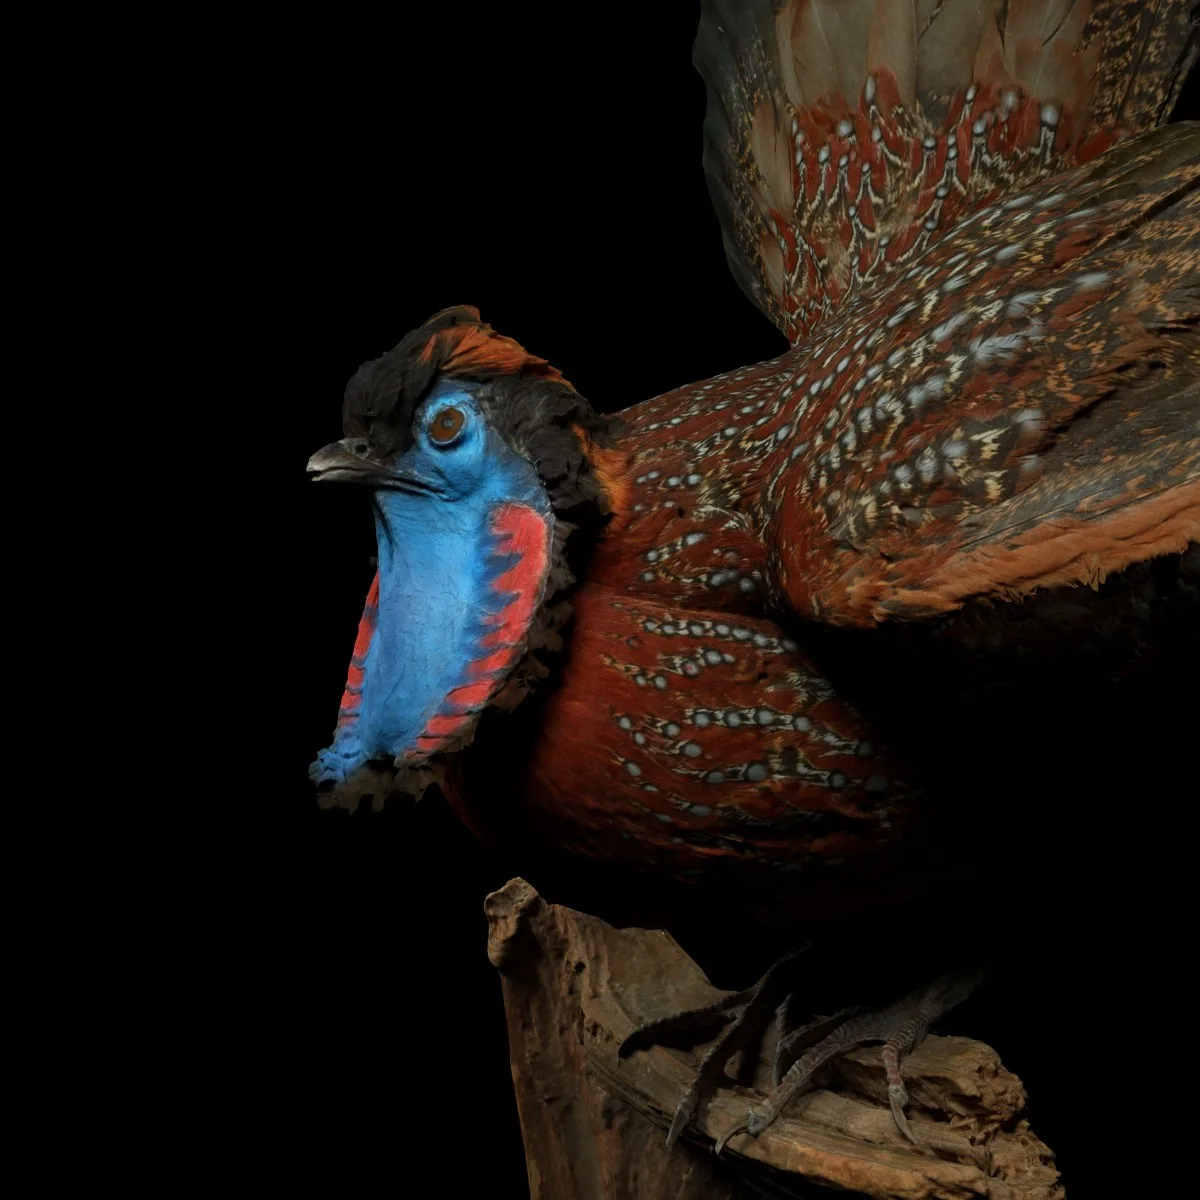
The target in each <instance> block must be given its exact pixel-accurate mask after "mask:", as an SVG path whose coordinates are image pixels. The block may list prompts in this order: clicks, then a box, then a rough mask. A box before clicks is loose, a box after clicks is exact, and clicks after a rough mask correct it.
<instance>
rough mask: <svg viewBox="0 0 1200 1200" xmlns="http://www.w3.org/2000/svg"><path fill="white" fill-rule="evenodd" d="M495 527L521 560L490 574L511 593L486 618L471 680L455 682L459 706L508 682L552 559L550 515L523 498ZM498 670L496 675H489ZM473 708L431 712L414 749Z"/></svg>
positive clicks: (457, 727) (448, 730)
mask: <svg viewBox="0 0 1200 1200" xmlns="http://www.w3.org/2000/svg"><path fill="white" fill-rule="evenodd" d="M491 532H492V534H493V535H494V536H495V537H496V539H497V540H498V542H499V546H498V547H497V549H498V550H499V551H500V552H501V553H503V554H510V555H515V556H516V559H517V561H516V562H515V563H513V565H512V566H511V567H509V569H508V570H507V571H505V572H504V573H503V574H501V575H498V576H497V577H496V578H495V579H494V580H492V585H491V587H492V591H494V592H495V593H497V594H498V595H512V596H513V599H512V600H511V601H510V602H509V603H508V604H506V605H505V606H504V608H503V609H501V610H500V612H498V613H496V614H494V615H493V616H491V617H489V618H488V624H489V625H490V626H492V629H491V632H489V633H488V634H486V635H485V636H484V637H483V638H482V639H481V641H480V647H481V649H483V650H484V651H485V653H483V654H481V655H480V656H479V657H478V658H476V659H474V660H473V661H472V662H470V663H469V664H468V665H467V670H466V679H467V680H468V681H469V682H465V683H462V684H460V685H459V686H458V687H455V688H451V690H450V692H449V694H448V695H447V696H446V703H447V704H448V705H450V706H453V707H454V708H457V709H478V708H480V707H482V706H483V705H484V704H486V703H487V702H488V701H489V700H490V699H491V698H492V696H493V695H494V694H495V693H496V692H497V691H498V690H499V689H500V687H501V686H502V685H503V683H504V675H503V672H504V671H505V670H506V669H508V668H510V667H512V666H514V665H515V663H516V659H517V657H518V656H519V655H520V654H521V652H522V649H523V646H524V640H525V633H526V630H528V628H529V625H530V622H531V621H532V620H533V617H534V614H535V613H536V612H537V606H538V605H539V604H540V603H541V602H542V590H543V587H544V584H545V581H546V573H547V571H548V569H549V563H550V526H549V523H548V522H547V521H546V519H545V518H544V517H543V516H541V515H540V514H539V513H537V512H535V511H534V510H533V509H532V508H528V507H527V506H526V505H524V504H505V505H503V506H501V507H500V508H498V509H497V510H496V511H495V513H494V514H493V516H492V522H491ZM490 676H495V677H494V678H489V677H490ZM473 716H474V714H473V713H469V712H460V713H441V714H438V715H437V716H434V717H431V718H430V720H429V721H428V722H427V723H426V725H425V728H424V729H423V730H422V731H421V733H420V735H419V736H418V738H417V743H416V749H417V751H419V752H421V753H424V754H435V753H437V751H438V750H440V749H443V748H445V747H446V746H447V745H448V744H449V743H450V742H451V740H452V739H453V738H454V737H455V736H456V735H457V734H458V733H460V732H462V730H463V729H465V728H466V727H467V725H468V724H469V723H470V721H471V720H472V719H473Z"/></svg>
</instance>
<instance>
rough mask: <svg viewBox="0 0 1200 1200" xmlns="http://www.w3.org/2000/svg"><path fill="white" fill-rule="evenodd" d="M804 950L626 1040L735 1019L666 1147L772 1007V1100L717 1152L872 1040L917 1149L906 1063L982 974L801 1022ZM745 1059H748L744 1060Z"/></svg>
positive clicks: (948, 978)
mask: <svg viewBox="0 0 1200 1200" xmlns="http://www.w3.org/2000/svg"><path fill="white" fill-rule="evenodd" d="M800 953H801V951H793V952H792V953H790V954H787V955H785V956H784V957H783V958H781V959H780V960H779V961H778V962H776V963H775V964H774V965H773V966H772V967H771V969H770V970H769V971H768V972H767V973H766V975H764V976H763V978H762V979H761V980H760V981H759V983H758V985H757V986H756V987H755V988H753V989H751V990H750V991H748V992H739V993H737V994H736V995H733V996H730V997H727V998H726V999H724V1000H721V1001H718V1002H717V1003H716V1004H714V1005H710V1006H708V1007H707V1008H706V1009H696V1010H692V1011H689V1012H686V1013H681V1014H679V1015H678V1016H674V1017H667V1018H665V1019H663V1020H660V1021H654V1022H651V1023H650V1024H648V1025H644V1026H642V1027H641V1028H640V1029H638V1030H636V1031H635V1032H634V1033H632V1034H630V1035H629V1037H627V1038H626V1039H625V1041H624V1042H623V1043H622V1044H621V1048H620V1050H619V1052H618V1053H619V1054H620V1056H621V1057H622V1058H624V1057H627V1056H628V1055H629V1054H632V1053H633V1052H634V1051H635V1050H641V1049H647V1048H649V1047H650V1046H652V1045H656V1044H662V1043H663V1042H665V1041H669V1040H671V1039H672V1038H674V1037H678V1036H679V1034H681V1033H683V1032H685V1031H688V1032H692V1033H695V1032H698V1031H699V1030H700V1029H701V1028H703V1027H704V1026H705V1022H707V1027H708V1028H712V1026H713V1022H714V1021H720V1022H723V1023H727V1022H728V1021H729V1019H730V1017H731V1016H733V1017H734V1018H735V1019H734V1020H733V1024H732V1025H731V1026H730V1027H729V1029H727V1030H726V1031H725V1032H724V1034H722V1036H721V1037H719V1038H718V1039H717V1041H715V1042H714V1043H713V1045H712V1046H710V1047H709V1049H708V1051H707V1052H706V1053H705V1055H704V1057H703V1059H701V1062H700V1066H699V1068H698V1070H697V1072H696V1078H695V1079H694V1080H693V1082H692V1084H691V1086H690V1087H689V1088H688V1090H687V1092H686V1093H685V1094H684V1096H683V1099H682V1100H680V1102H679V1105H678V1107H677V1108H676V1110H675V1118H674V1120H673V1121H672V1122H671V1129H670V1132H669V1133H668V1134H667V1147H668V1149H669V1148H670V1147H671V1146H673V1145H674V1144H675V1141H676V1140H677V1139H678V1137H679V1134H680V1133H681V1132H682V1131H683V1129H684V1127H685V1126H686V1125H687V1123H688V1121H689V1120H691V1118H692V1116H693V1115H694V1113H695V1112H696V1109H697V1108H698V1107H699V1103H700V1098H701V1093H702V1091H703V1090H706V1089H707V1088H708V1087H712V1086H714V1085H715V1084H716V1083H717V1082H718V1081H719V1080H720V1079H721V1078H723V1077H724V1076H725V1066H726V1064H727V1063H728V1061H729V1059H730V1058H732V1057H733V1055H734V1054H735V1053H737V1052H738V1051H742V1052H743V1053H744V1054H746V1055H747V1056H748V1055H749V1052H750V1051H751V1049H752V1048H756V1047H757V1044H758V1043H759V1042H760V1041H761V1039H762V1037H763V1035H764V1033H765V1032H766V1028H767V1025H768V1024H769V1022H770V1016H771V1012H772V1010H774V1012H775V1018H776V1027H777V1032H778V1035H779V1036H778V1040H777V1043H776V1050H775V1060H774V1067H773V1081H774V1084H775V1087H774V1090H773V1091H772V1092H771V1093H770V1095H768V1096H767V1098H766V1100H765V1101H764V1102H763V1103H762V1104H761V1105H759V1106H758V1107H756V1108H752V1109H751V1110H750V1111H749V1113H747V1114H746V1117H745V1119H744V1120H742V1121H739V1122H738V1123H737V1124H736V1125H734V1126H733V1127H732V1128H731V1129H729V1130H727V1131H726V1132H725V1133H724V1134H723V1135H722V1137H721V1138H720V1140H719V1141H718V1142H717V1144H716V1147H715V1150H716V1152H717V1153H718V1154H719V1153H720V1152H721V1150H722V1149H724V1147H725V1144H726V1143H727V1142H728V1141H729V1139H730V1138H731V1137H733V1136H734V1135H735V1134H738V1133H748V1134H750V1135H751V1136H752V1137H757V1136H758V1135H759V1134H760V1133H762V1131H763V1130H764V1129H766V1128H767V1127H768V1126H769V1125H770V1124H771V1123H772V1122H773V1121H774V1120H775V1119H776V1118H777V1117H778V1116H779V1114H780V1113H781V1112H782V1111H783V1110H784V1108H785V1107H786V1106H787V1104H788V1102H789V1101H790V1100H791V1099H792V1098H793V1097H794V1096H796V1095H797V1094H799V1093H800V1092H803V1091H805V1090H807V1089H808V1088H809V1087H810V1086H811V1085H812V1082H813V1077H814V1075H815V1074H816V1072H817V1071H818V1070H819V1069H820V1068H821V1067H822V1066H824V1065H825V1064H826V1063H827V1062H829V1061H830V1060H831V1059H834V1058H836V1057H837V1056H838V1055H841V1054H844V1053H846V1052H847V1051H848V1050H852V1049H854V1048H855V1047H856V1046H860V1045H863V1044H864V1043H867V1042H882V1043H883V1049H882V1057H883V1067H884V1071H885V1074H886V1078H887V1090H888V1105H889V1107H890V1108H891V1110H892V1117H893V1119H894V1120H895V1122H896V1128H897V1129H898V1130H899V1131H900V1132H901V1133H902V1134H903V1135H904V1136H905V1137H906V1138H907V1139H908V1140H909V1141H910V1142H912V1143H913V1145H915V1146H919V1145H920V1143H919V1142H918V1140H917V1138H916V1136H915V1135H914V1133H913V1131H912V1128H911V1126H910V1125H909V1123H908V1117H907V1115H906V1113H905V1108H906V1107H907V1105H908V1091H907V1089H906V1088H905V1086H904V1080H903V1078H902V1077H901V1075H900V1060H901V1059H902V1058H903V1056H904V1055H906V1054H909V1053H911V1052H912V1051H913V1050H915V1049H916V1048H917V1047H918V1046H919V1045H920V1044H921V1042H922V1041H924V1040H925V1035H926V1034H927V1033H928V1032H929V1027H930V1025H932V1024H933V1022H934V1021H936V1020H938V1019H939V1018H940V1017H942V1016H943V1015H944V1014H946V1013H947V1012H949V1011H950V1010H951V1009H952V1008H954V1007H955V1006H957V1005H958V1004H961V1003H962V1001H964V1000H965V999H966V998H967V997H968V996H969V995H970V994H971V992H973V991H974V990H975V988H976V987H977V986H978V984H979V982H980V979H981V978H982V974H981V973H980V972H978V971H973V972H953V973H950V974H946V975H942V976H940V977H939V978H938V979H936V980H935V981H934V982H933V983H931V984H929V985H928V986H926V987H923V988H919V989H917V990H915V991H913V992H910V993H909V994H908V995H906V996H904V997H902V998H901V999H900V1000H897V1001H896V1002H895V1003H893V1004H891V1005H889V1006H887V1007H886V1008H881V1009H877V1010H873V1011H864V1010H863V1009H861V1008H844V1009H841V1010H840V1011H839V1012H836V1013H834V1014H833V1015H832V1016H828V1017H817V1018H815V1019H813V1020H810V1021H807V1022H805V1023H803V1024H797V1020H796V1018H797V1014H798V1011H799V1009H798V1004H797V1001H796V996H795V993H794V991H793V990H792V986H791V985H792V983H793V982H794V972H795V964H796V960H797V959H798V958H799V955H800ZM743 1062H745V1060H743Z"/></svg>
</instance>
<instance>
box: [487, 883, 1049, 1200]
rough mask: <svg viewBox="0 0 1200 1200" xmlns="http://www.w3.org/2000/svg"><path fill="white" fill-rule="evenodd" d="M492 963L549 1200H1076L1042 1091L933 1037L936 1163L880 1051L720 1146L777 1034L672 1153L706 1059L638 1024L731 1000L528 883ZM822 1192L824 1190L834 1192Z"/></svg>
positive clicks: (915, 1082) (764, 1071) (914, 1110)
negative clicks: (648, 1043) (1034, 1095)
mask: <svg viewBox="0 0 1200 1200" xmlns="http://www.w3.org/2000/svg"><path fill="white" fill-rule="evenodd" d="M486 911H487V915H488V919H489V925H490V932H489V945H488V954H489V957H490V958H491V960H492V962H493V964H494V965H495V966H496V967H497V968H498V969H499V971H500V974H501V977H502V981H503V991H504V1004H505V1010H506V1014H507V1020H508V1034H509V1048H510V1057H511V1062H512V1073H513V1083H514V1086H515V1088H516V1096H517V1108H518V1111H519V1113H520V1118H521V1128H522V1133H523V1136H524V1140H525V1154H526V1162H527V1164H528V1170H529V1182H530V1190H531V1193H532V1196H533V1198H534V1200H641V1198H643V1197H647V1198H649V1197H653V1198H655V1200H657V1198H658V1197H672V1198H673V1200H701V1198H705V1200H743V1198H749V1197H761V1196H777V1197H811V1196H826V1195H828V1194H829V1193H828V1192H827V1191H826V1188H828V1187H834V1188H839V1189H842V1192H843V1194H845V1192H847V1191H849V1192H850V1193H852V1194H855V1195H858V1196H867V1197H872V1198H874V1200H896V1198H901V1197H902V1198H903V1200H926V1198H929V1200H964V1198H969V1197H985V1198H987V1200H1061V1198H1062V1197H1063V1195H1064V1192H1063V1190H1062V1188H1061V1186H1060V1185H1059V1183H1058V1172H1057V1171H1056V1170H1055V1167H1054V1162H1053V1156H1052V1154H1051V1152H1050V1150H1049V1149H1048V1148H1047V1147H1046V1146H1045V1145H1044V1144H1043V1143H1042V1142H1040V1141H1039V1140H1038V1139H1037V1137H1035V1136H1034V1134H1033V1132H1032V1131H1031V1130H1030V1128H1029V1124H1028V1122H1027V1121H1026V1120H1025V1119H1024V1118H1023V1116H1022V1113H1023V1110H1024V1106H1025V1089H1024V1087H1023V1086H1022V1084H1021V1081H1020V1080H1019V1079H1018V1078H1017V1077H1016V1076H1015V1075H1013V1074H1012V1073H1011V1072H1009V1071H1007V1070H1005V1069H1004V1067H1003V1066H1002V1065H1001V1064H1000V1061H999V1058H998V1057H997V1055H996V1052H995V1051H994V1050H992V1049H991V1047H989V1046H985V1045H983V1044H982V1043H980V1042H976V1041H971V1040H969V1039H966V1038H957V1037H930V1038H928V1039H926V1041H925V1042H924V1043H923V1044H922V1046H921V1047H920V1048H919V1049H918V1050H917V1051H916V1052H915V1053H914V1054H913V1055H911V1056H910V1057H909V1058H907V1059H905V1060H904V1062H903V1065H902V1073H903V1076H904V1079H905V1083H906V1085H907V1087H908V1091H909V1096H910V1106H909V1117H910V1121H911V1123H912V1126H913V1129H914V1133H915V1134H916V1136H917V1137H918V1138H919V1139H921V1141H922V1142H923V1144H924V1147H925V1149H924V1151H923V1152H922V1151H921V1150H918V1149H917V1148H915V1147H913V1146H912V1145H911V1143H909V1142H907V1141H906V1140H905V1139H904V1138H903V1137H902V1136H901V1135H900V1134H899V1132H898V1131H897V1130H896V1128H895V1125H894V1123H893V1121H892V1117H891V1113H890V1111H889V1109H888V1107H887V1091H886V1084H885V1081H884V1071H883V1064H882V1061H881V1058H880V1047H879V1046H868V1047H863V1048H860V1049H858V1050H855V1051H852V1052H850V1053H849V1054H848V1055H846V1056H845V1057H844V1059H842V1060H840V1061H838V1062H837V1063H836V1064H835V1066H834V1069H833V1071H832V1072H831V1078H830V1082H829V1086H828V1087H827V1088H820V1089H815V1090H812V1091H809V1092H808V1093H806V1094H804V1095H802V1096H800V1097H798V1098H797V1099H796V1100H794V1101H793V1102H792V1104H791V1105H790V1106H789V1108H788V1109H787V1111H786V1112H785V1113H784V1115H783V1116H782V1117H780V1119H779V1120H778V1121H776V1122H775V1124H774V1125H772V1126H771V1127H770V1128H768V1129H767V1130H766V1131H764V1132H763V1134H762V1135H761V1136H760V1137H758V1138H752V1137H750V1136H748V1135H746V1134H739V1135H737V1136H735V1137H734V1138H733V1139H732V1140H731V1141H730V1142H729V1144H728V1146H726V1148H725V1150H724V1152H723V1153H722V1155H721V1156H720V1157H719V1158H718V1157H717V1156H716V1155H714V1154H713V1153H712V1148H713V1144H714V1141H715V1140H716V1138H717V1137H719V1136H720V1135H721V1134H722V1133H723V1132H724V1131H725V1130H726V1129H728V1128H729V1127H730V1126H731V1125H733V1124H734V1123H735V1122H736V1121H738V1120H739V1119H740V1118H741V1117H743V1116H744V1115H745V1113H746V1110H747V1109H748V1108H749V1107H751V1106H752V1105H754V1104H757V1103H759V1102H760V1101H761V1100H762V1098H763V1096H764V1094H765V1092H766V1091H767V1089H768V1087H769V1080H770V1065H769V1064H770V1061H771V1055H772V1053H773V1045H772V1042H771V1039H772V1037H773V1034H768V1036H767V1039H766V1040H765V1042H764V1044H763V1047H762V1051H761V1053H760V1056H759V1060H758V1062H757V1064H756V1067H755V1070H754V1075H753V1086H752V1087H741V1086H738V1085H736V1084H734V1083H733V1081H732V1080H731V1081H729V1083H728V1085H727V1086H726V1085H722V1087H720V1088H719V1089H717V1091H716V1092H715V1093H712V1094H710V1095H709V1096H707V1097H706V1098H705V1099H704V1100H702V1103H701V1108H700V1111H699V1112H698V1113H697V1115H696V1117H695V1118H694V1120H693V1121H692V1123H691V1125H690V1126H689V1127H688V1129H687V1130H686V1131H685V1133H684V1136H683V1137H682V1138H681V1139H680V1141H679V1143H678V1144H677V1145H676V1146H675V1148H674V1149H673V1150H672V1151H667V1150H666V1148H665V1145H664V1142H665V1131H666V1129H667V1127H668V1125H669V1124H670V1119H671V1115H672V1114H673V1112H674V1109H675V1105H676V1103H677V1102H678V1100H679V1098H680V1097H681V1096H682V1095H683V1093H684V1091H685V1089H686V1088H687V1086H688V1084H689V1082H690V1080H691V1078H692V1075H693V1073H694V1070H695V1068H696V1066H697V1064H698V1063H699V1060H700V1057H701V1055H702V1053H703V1047H697V1048H696V1049H694V1050H692V1051H681V1050H675V1049H667V1048H664V1047H654V1048H653V1049H651V1050H649V1051H641V1052H638V1053H636V1054H634V1055H633V1056H631V1057H630V1058H628V1059H624V1060H620V1059H618V1058H617V1047H618V1046H619V1045H620V1044H621V1042H622V1040H623V1039H624V1038H625V1037H626V1035H628V1034H629V1033H631V1032H632V1031H633V1030H634V1029H635V1028H637V1027H638V1026H639V1025H642V1024H644V1023H645V1022H647V1021H650V1020H653V1019H656V1018H659V1017H662V1016H665V1015H668V1014H670V1013H672V1012H676V1011H680V1010H682V1009H685V1008H692V1007H698V1006H700V1005H703V1004H708V1003H711V1002H712V1001H713V1000H715V999H717V998H718V997H719V996H721V995H725V994H727V993H722V992H720V991H719V990H718V989H716V988H714V987H713V986H712V985H711V984H710V983H709V982H708V980H707V979H706V978H705V977H704V975H703V973H702V972H701V971H700V968H699V967H698V966H697V965H696V964H695V963H694V962H693V961H692V960H691V959H689V958H688V957H687V955H686V954H685V953H684V952H683V950H682V949H681V948H680V946H679V945H678V944H677V943H676V942H675V941H674V939H673V938H671V937H670V935H669V934H667V933H664V932H662V931H661V930H650V929H614V928H613V927H612V926H610V925H607V924H605V923H604V922H603V921H600V920H598V919H597V918H595V917H591V916H588V915H586V914H584V913H580V912H575V911H573V910H572V909H568V908H562V907H559V906H557V905H552V904H547V903H546V902H545V901H543V900H542V898H541V897H540V896H539V895H538V894H537V892H536V891H534V889H533V888H532V887H531V886H530V885H529V884H528V883H526V882H525V881H524V880H523V879H513V880H511V881H510V882H509V883H507V884H506V885H505V886H504V887H503V888H501V889H500V890H499V891H498V892H494V893H493V894H492V895H490V896H489V897H488V898H487V902H486ZM819 1185H825V1186H824V1187H821V1186H819Z"/></svg>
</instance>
